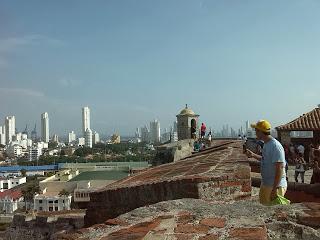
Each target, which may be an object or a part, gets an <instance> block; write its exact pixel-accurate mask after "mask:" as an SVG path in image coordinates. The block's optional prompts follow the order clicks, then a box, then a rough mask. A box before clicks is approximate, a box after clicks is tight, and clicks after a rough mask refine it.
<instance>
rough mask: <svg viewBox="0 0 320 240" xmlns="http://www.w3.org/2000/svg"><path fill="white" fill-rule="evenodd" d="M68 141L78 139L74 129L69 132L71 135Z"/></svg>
mask: <svg viewBox="0 0 320 240" xmlns="http://www.w3.org/2000/svg"><path fill="white" fill-rule="evenodd" d="M68 140H69V141H68V142H69V143H72V142H75V141H76V134H75V133H74V131H71V132H70V133H69V136H68Z"/></svg>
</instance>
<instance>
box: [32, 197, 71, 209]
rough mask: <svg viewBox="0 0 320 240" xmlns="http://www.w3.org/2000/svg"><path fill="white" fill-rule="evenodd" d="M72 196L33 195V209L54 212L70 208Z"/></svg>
mask: <svg viewBox="0 0 320 240" xmlns="http://www.w3.org/2000/svg"><path fill="white" fill-rule="evenodd" d="M71 198H72V196H71V195H69V196H47V195H44V194H41V195H39V194H38V195H36V196H35V197H34V210H35V211H39V212H42V211H43V212H56V211H64V210H70V205H71Z"/></svg>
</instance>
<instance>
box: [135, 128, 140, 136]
mask: <svg viewBox="0 0 320 240" xmlns="http://www.w3.org/2000/svg"><path fill="white" fill-rule="evenodd" d="M135 137H136V138H141V129H140V128H137V129H136V132H135Z"/></svg>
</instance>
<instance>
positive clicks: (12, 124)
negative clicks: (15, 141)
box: [5, 116, 16, 144]
mask: <svg viewBox="0 0 320 240" xmlns="http://www.w3.org/2000/svg"><path fill="white" fill-rule="evenodd" d="M5 130H6V144H9V143H10V142H11V141H12V136H13V135H15V134H16V119H15V117H14V116H8V117H6V119H5Z"/></svg>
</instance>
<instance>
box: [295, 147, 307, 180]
mask: <svg viewBox="0 0 320 240" xmlns="http://www.w3.org/2000/svg"><path fill="white" fill-rule="evenodd" d="M303 153H304V152H303ZM303 156H304V154H302V153H301V152H299V153H298V155H297V158H296V160H295V162H296V168H295V172H294V179H295V181H296V182H299V181H298V177H299V175H300V177H301V182H302V183H304V174H305V172H306V164H307V163H306V161H305V160H304V157H303Z"/></svg>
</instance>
